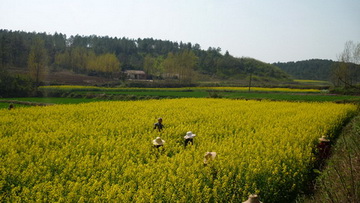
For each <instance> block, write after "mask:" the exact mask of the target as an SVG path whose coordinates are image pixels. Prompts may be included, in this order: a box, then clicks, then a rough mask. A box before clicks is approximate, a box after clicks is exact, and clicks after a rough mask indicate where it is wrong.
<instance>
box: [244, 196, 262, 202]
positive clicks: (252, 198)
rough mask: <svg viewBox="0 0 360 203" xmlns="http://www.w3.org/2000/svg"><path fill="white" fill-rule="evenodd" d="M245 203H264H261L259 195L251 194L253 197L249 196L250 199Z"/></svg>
mask: <svg viewBox="0 0 360 203" xmlns="http://www.w3.org/2000/svg"><path fill="white" fill-rule="evenodd" d="M243 203H262V202H260V199H259V196H258V195H255V194H251V195H249V199H248V200H246V201H245V202H243Z"/></svg>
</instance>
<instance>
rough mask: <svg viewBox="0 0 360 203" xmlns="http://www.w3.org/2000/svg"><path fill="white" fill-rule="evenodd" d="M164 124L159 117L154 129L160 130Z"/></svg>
mask: <svg viewBox="0 0 360 203" xmlns="http://www.w3.org/2000/svg"><path fill="white" fill-rule="evenodd" d="M163 127H164V125H163V124H162V118H158V122H157V123H155V124H154V129H156V128H157V129H158V130H159V132H161V130H162V129H163Z"/></svg>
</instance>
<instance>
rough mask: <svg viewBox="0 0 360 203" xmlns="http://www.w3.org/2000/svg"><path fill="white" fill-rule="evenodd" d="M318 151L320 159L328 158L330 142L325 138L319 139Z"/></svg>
mask: <svg viewBox="0 0 360 203" xmlns="http://www.w3.org/2000/svg"><path fill="white" fill-rule="evenodd" d="M318 150H319V158H320V159H322V160H323V159H327V158H328V157H329V156H330V140H329V139H327V138H326V136H322V137H321V138H319V144H318Z"/></svg>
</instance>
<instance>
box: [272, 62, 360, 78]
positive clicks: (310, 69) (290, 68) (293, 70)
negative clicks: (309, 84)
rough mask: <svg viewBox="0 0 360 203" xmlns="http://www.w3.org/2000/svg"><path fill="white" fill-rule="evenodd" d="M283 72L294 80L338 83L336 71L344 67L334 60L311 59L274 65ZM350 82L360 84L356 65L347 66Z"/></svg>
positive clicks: (359, 67)
mask: <svg viewBox="0 0 360 203" xmlns="http://www.w3.org/2000/svg"><path fill="white" fill-rule="evenodd" d="M273 65H275V66H278V67H279V68H281V69H282V70H283V71H285V72H286V73H288V74H289V75H291V76H292V78H294V79H307V80H325V81H332V82H334V83H336V82H337V81H336V78H337V77H336V76H335V75H336V73H335V72H334V70H335V69H338V68H340V69H341V66H342V65H343V64H342V63H340V62H337V61H332V60H321V59H311V60H305V61H297V62H287V63H274V64H273ZM347 65H348V66H347V68H348V69H349V70H348V71H349V72H348V73H347V74H348V76H346V77H347V78H349V80H351V82H352V83H357V82H360V66H359V65H356V64H350V63H349V64H347Z"/></svg>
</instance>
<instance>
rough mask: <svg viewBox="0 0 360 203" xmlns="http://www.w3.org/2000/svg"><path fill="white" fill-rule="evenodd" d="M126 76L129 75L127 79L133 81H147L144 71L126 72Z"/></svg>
mask: <svg viewBox="0 0 360 203" xmlns="http://www.w3.org/2000/svg"><path fill="white" fill-rule="evenodd" d="M125 74H126V75H127V78H129V79H133V80H145V79H146V73H145V72H144V71H142V70H126V71H125Z"/></svg>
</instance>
